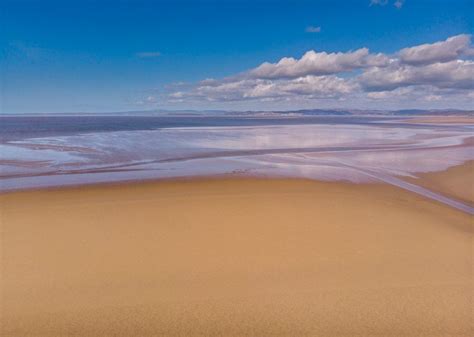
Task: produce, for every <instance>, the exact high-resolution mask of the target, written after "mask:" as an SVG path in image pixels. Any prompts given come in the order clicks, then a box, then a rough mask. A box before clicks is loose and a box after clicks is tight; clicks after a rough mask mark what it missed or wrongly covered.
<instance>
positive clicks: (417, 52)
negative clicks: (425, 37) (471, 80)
mask: <svg viewBox="0 0 474 337" xmlns="http://www.w3.org/2000/svg"><path fill="white" fill-rule="evenodd" d="M470 44H471V36H470V35H467V34H461V35H456V36H452V37H450V38H448V39H446V40H444V41H440V42H436V43H432V44H428V43H426V44H422V45H419V46H415V47H410V48H404V49H402V50H400V52H399V55H400V60H401V62H403V63H406V64H412V65H423V64H429V63H435V62H448V61H452V60H455V59H457V58H458V57H459V56H461V55H462V54H464V53H466V54H471V52H472V50H471V49H470V47H469V46H470Z"/></svg>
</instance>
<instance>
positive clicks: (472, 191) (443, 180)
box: [404, 160, 474, 206]
mask: <svg viewBox="0 0 474 337" xmlns="http://www.w3.org/2000/svg"><path fill="white" fill-rule="evenodd" d="M404 180H406V181H408V182H411V183H413V184H416V185H419V186H422V187H425V188H428V189H430V190H431V191H433V192H438V193H441V194H443V195H445V196H447V197H450V198H453V199H457V200H459V201H462V202H463V203H465V204H467V205H471V206H474V160H471V161H468V162H467V163H465V164H463V165H458V166H453V167H451V168H449V169H447V170H446V171H441V172H431V173H419V174H417V178H404Z"/></svg>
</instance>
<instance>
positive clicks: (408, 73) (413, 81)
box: [359, 60, 474, 91]
mask: <svg viewBox="0 0 474 337" xmlns="http://www.w3.org/2000/svg"><path fill="white" fill-rule="evenodd" d="M359 79H360V83H361V84H362V86H363V87H364V88H365V89H367V90H368V91H383V90H393V89H396V88H399V87H403V86H410V85H431V86H434V87H437V88H458V89H472V88H473V79H474V62H472V61H465V60H454V61H451V62H444V63H433V64H428V65H424V66H418V67H416V66H411V65H404V64H401V65H399V64H396V65H393V66H390V67H387V68H378V67H374V68H371V69H369V70H367V71H366V72H364V73H363V74H362V75H361V76H360V77H359Z"/></svg>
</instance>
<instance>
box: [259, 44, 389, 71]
mask: <svg viewBox="0 0 474 337" xmlns="http://www.w3.org/2000/svg"><path fill="white" fill-rule="evenodd" d="M389 61H390V60H389V58H388V57H387V56H385V55H383V54H376V55H372V54H369V50H368V49H367V48H361V49H358V50H356V51H351V52H347V53H342V52H339V53H326V52H319V53H318V52H315V51H314V50H310V51H308V52H306V53H305V54H304V55H303V56H302V57H301V58H300V59H295V58H293V57H284V58H282V59H281V60H280V61H278V62H277V63H268V62H265V63H263V64H261V65H260V66H259V67H257V68H255V69H253V70H251V71H250V74H251V75H252V76H253V77H256V78H295V77H301V76H306V75H328V74H335V73H340V72H345V71H351V70H354V69H357V68H364V67H370V66H379V67H383V66H386V65H388V63H389Z"/></svg>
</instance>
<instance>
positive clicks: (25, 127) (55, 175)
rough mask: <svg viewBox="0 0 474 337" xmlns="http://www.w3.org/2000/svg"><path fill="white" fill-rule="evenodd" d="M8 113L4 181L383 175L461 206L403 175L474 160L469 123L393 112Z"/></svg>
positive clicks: (1, 150) (18, 184) (5, 184)
mask: <svg viewBox="0 0 474 337" xmlns="http://www.w3.org/2000/svg"><path fill="white" fill-rule="evenodd" d="M117 118H118V117H117ZM134 118H135V119H134ZM5 120H7V123H1V124H2V127H1V129H0V131H1V135H2V139H3V141H2V142H1V143H0V155H1V161H0V188H1V189H2V190H12V189H22V188H36V187H46V186H60V185H70V184H82V183H94V182H112V181H124V180H141V179H156V178H171V177H186V176H200V175H221V174H242V175H264V176H288V177H303V178H311V179H318V180H347V181H352V182H369V181H379V180H381V181H385V182H387V183H390V184H394V185H397V186H399V187H401V188H405V189H408V190H411V191H412V192H416V193H419V194H423V195H425V196H427V197H430V198H432V199H436V200H438V201H440V202H444V203H447V204H450V205H451V206H453V207H457V206H456V205H457V202H456V201H452V202H451V201H449V200H447V198H445V197H444V196H439V195H435V194H433V193H432V192H430V191H427V190H425V189H422V188H421V187H418V186H416V185H413V184H408V185H407V183H406V182H403V181H402V180H400V179H398V178H397V177H398V176H413V174H415V173H418V172H431V171H440V170H445V169H447V168H449V167H450V166H454V165H458V164H461V163H463V162H465V161H467V160H472V159H474V147H473V146H472V145H464V141H465V140H467V139H468V138H469V137H472V136H473V128H472V127H471V126H468V125H419V124H418V125H411V124H408V123H400V122H399V121H397V120H396V119H381V118H362V117H357V118H353V117H319V118H279V119H278V118H269V119H265V118H258V119H256V118H224V117H222V118H216V117H213V118H203V117H193V118H191V119H190V118H171V117H167V118H161V117H155V118H144V117H130V116H128V117H126V118H125V119H124V118H123V116H121V117H120V118H118V119H116V120H115V119H114V118H113V117H111V116H107V118H104V117H92V116H86V117H79V116H78V117H35V118H30V117H18V118H16V117H8V118H6V119H5V118H2V122H3V121H5ZM107 123H110V124H107ZM409 185H410V186H409ZM458 206H459V205H458ZM462 207H463V206H462ZM462 207H461V208H462ZM457 208H460V207H457ZM464 210H465V211H468V212H472V211H473V210H472V209H467V210H466V209H464Z"/></svg>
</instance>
